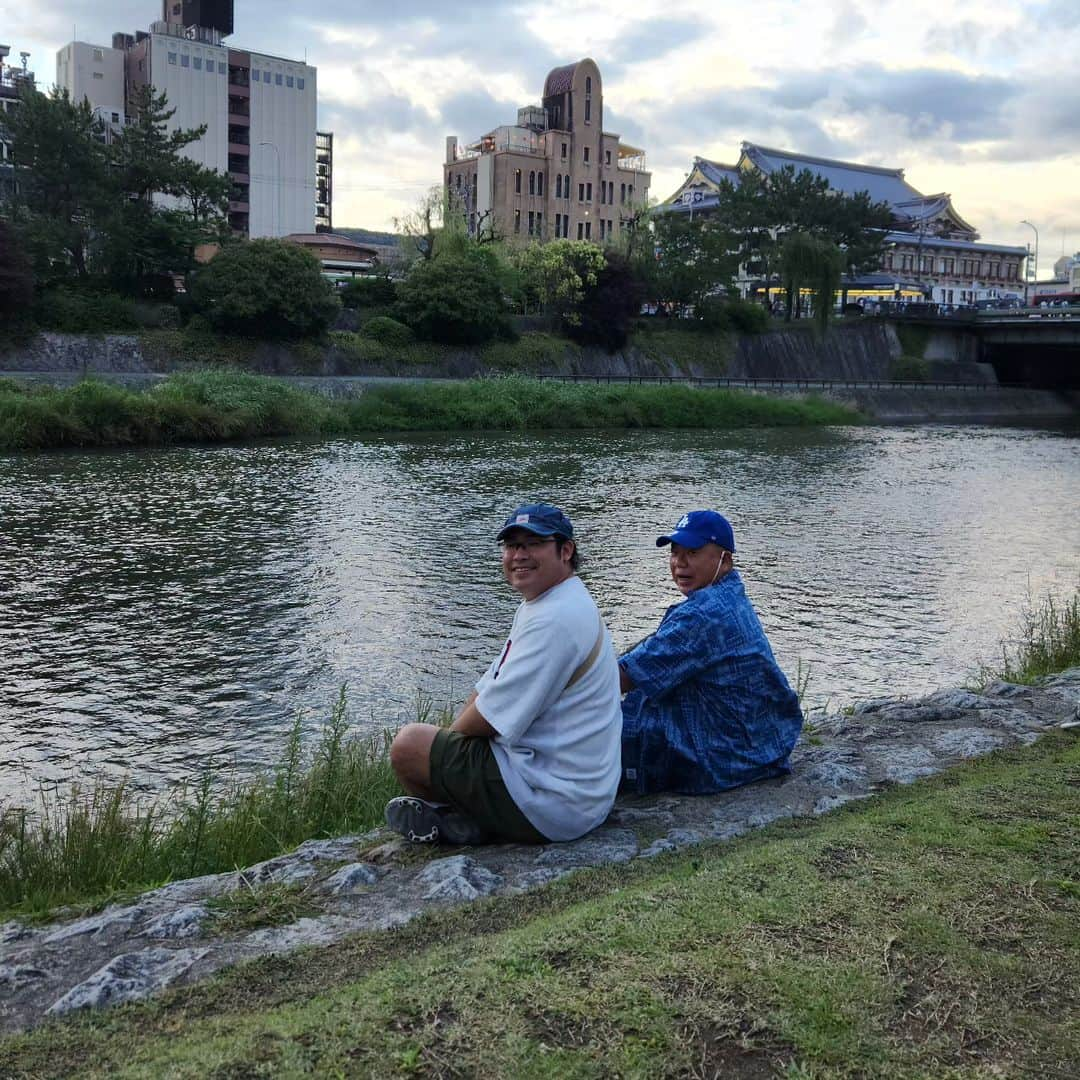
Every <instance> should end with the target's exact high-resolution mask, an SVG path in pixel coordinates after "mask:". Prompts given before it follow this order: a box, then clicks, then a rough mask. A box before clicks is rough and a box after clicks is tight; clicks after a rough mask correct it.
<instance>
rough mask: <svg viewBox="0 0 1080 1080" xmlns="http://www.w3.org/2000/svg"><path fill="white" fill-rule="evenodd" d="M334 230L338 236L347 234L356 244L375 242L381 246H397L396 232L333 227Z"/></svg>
mask: <svg viewBox="0 0 1080 1080" xmlns="http://www.w3.org/2000/svg"><path fill="white" fill-rule="evenodd" d="M334 232H335V233H337V234H338V236H347V237H348V238H349V239H350V240H355V241H356V242H357V243H358V244H376V245H379V246H383V247H397V243H398V236H397V233H392V232H375V231H374V230H373V229H338V228H335V229H334Z"/></svg>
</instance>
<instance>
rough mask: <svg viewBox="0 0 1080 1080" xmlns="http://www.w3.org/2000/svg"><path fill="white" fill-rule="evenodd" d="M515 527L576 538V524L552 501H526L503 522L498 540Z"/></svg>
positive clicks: (543, 533)
mask: <svg viewBox="0 0 1080 1080" xmlns="http://www.w3.org/2000/svg"><path fill="white" fill-rule="evenodd" d="M513 529H528V531H529V532H531V533H536V535H537V536H554V535H555V534H556V533H558V535H559V536H565V537H566V539H567V540H572V539H573V538H574V526H573V525H571V524H570V519H569V518H568V517H567V516H566V515H565V514H564V513H563V512H562V511H561V510H560V509H559V508H558V507H557V506H552V505H551V504H550V503H526V504H525V505H524V506H519V507H518V508H517V509H516V510H515V511H514V512H513V513H512V514H511V515H510V516H509V517H508V518H507V519H506V521H505V522H503V527H502V528H501V529H500V530H499V535H498V536H496V537H495V539H496V540H502V539H503V537H505V536H506V534H507V533H508V532H510V531H511V530H513Z"/></svg>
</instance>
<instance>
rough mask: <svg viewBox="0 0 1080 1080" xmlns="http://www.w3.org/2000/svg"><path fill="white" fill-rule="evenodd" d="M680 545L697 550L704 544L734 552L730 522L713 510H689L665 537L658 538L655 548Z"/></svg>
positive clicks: (733, 537) (733, 536) (733, 535)
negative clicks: (717, 545)
mask: <svg viewBox="0 0 1080 1080" xmlns="http://www.w3.org/2000/svg"><path fill="white" fill-rule="evenodd" d="M665 544H681V545H682V546H683V547H688V548H699V547H704V546H705V545H706V544H719V545H720V547H722V548H724V549H725V550H727V551H732V552H733V551H734V550H735V534H734V533H733V532H732V531H731V522H730V521H728V519H727V518H726V517H724V515H723V514H718V513H717V512H716V511H715V510H691V511H690V513H689V514H683V516H682V517H681V518H679V521H678V524H677V525H676V526H675V528H674V529H672V530H671V532H670V533H669V534H668V535H667V536H658V537H657V538H656V546H657V547H663V546H664V545H665Z"/></svg>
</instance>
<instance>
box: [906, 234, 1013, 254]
mask: <svg viewBox="0 0 1080 1080" xmlns="http://www.w3.org/2000/svg"><path fill="white" fill-rule="evenodd" d="M885 240H886V242H887V243H889V244H918V243H919V234H918V233H917V232H900V231H894V232H890V233H887V234H886V236H885ZM922 244H923V247H926V248H949V249H950V250H953V251H972V252H975V253H976V254H988V255H994V254H997V255H1027V253H1028V249H1027V248H1026V247H1012V246H1010V245H1008V244H984V243H979V242H977V241H975V240H949V239H946V238H945V237H943V236H934V235H933V234H932V233H926V235H925V236H923V238H922Z"/></svg>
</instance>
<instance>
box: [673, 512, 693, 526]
mask: <svg viewBox="0 0 1080 1080" xmlns="http://www.w3.org/2000/svg"><path fill="white" fill-rule="evenodd" d="M689 524H690V515H689V514H683V516H682V517H681V518H679V524H678V525H676V526H675V528H676V529H685V528H686V526H687V525H689Z"/></svg>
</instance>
